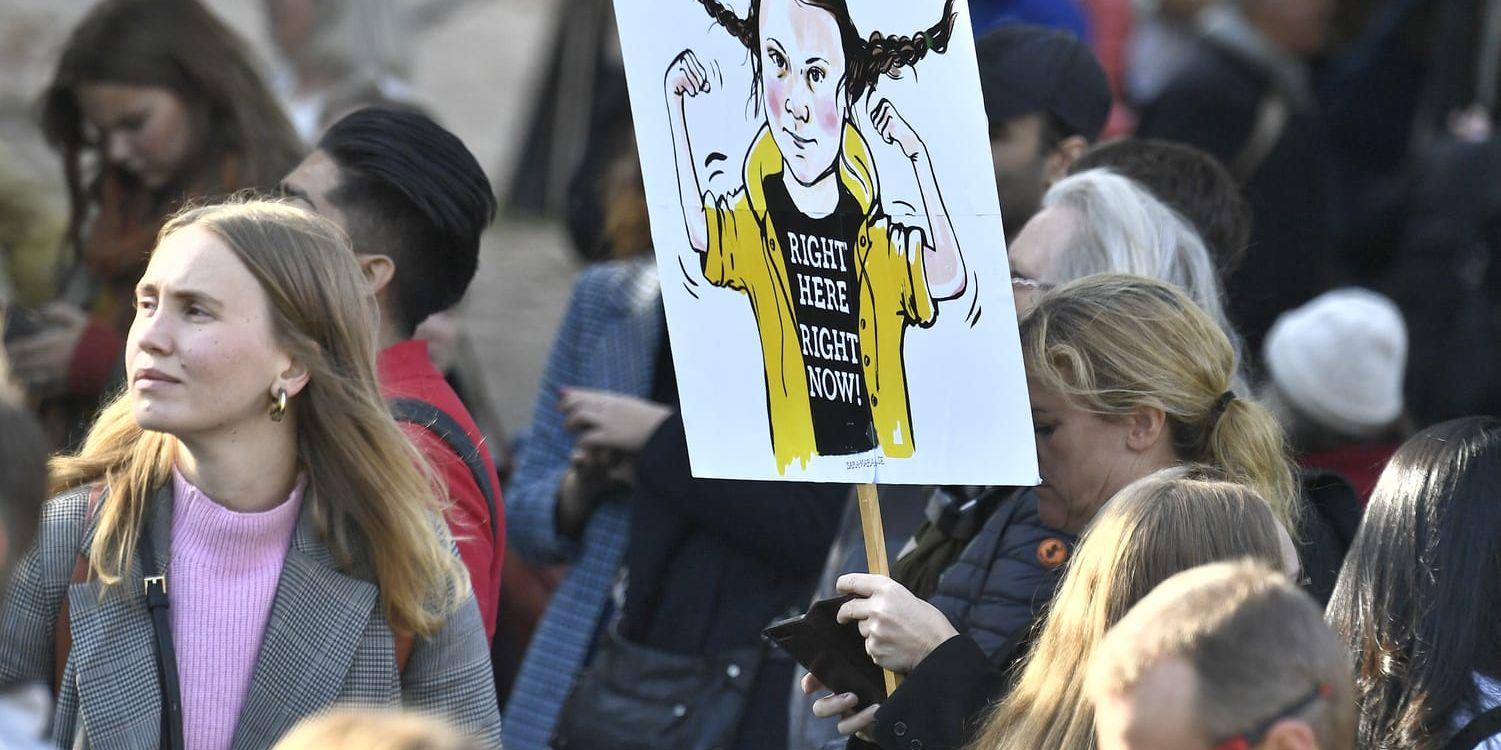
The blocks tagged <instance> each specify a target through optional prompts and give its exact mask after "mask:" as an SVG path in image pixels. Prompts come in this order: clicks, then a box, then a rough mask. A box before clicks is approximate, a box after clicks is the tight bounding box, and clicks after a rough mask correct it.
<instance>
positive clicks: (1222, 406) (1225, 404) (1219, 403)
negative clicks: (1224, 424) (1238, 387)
mask: <svg viewBox="0 0 1501 750" xmlns="http://www.w3.org/2000/svg"><path fill="white" fill-rule="evenodd" d="M1236 398H1237V397H1236V395H1235V391H1225V392H1224V393H1221V394H1220V397H1219V399H1218V400H1216V401H1215V402H1214V408H1213V409H1212V410H1211V411H1210V415H1211V417H1213V419H1214V421H1215V422H1218V421H1220V417H1223V416H1225V410H1226V409H1228V408H1230V402H1231V401H1234V400H1235V399H1236Z"/></svg>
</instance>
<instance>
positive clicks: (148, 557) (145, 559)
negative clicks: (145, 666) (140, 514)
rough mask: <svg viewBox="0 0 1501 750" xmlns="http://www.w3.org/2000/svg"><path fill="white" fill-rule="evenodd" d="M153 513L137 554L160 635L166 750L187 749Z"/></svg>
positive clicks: (158, 650) (153, 623) (159, 670)
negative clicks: (153, 535)
mask: <svg viewBox="0 0 1501 750" xmlns="http://www.w3.org/2000/svg"><path fill="white" fill-rule="evenodd" d="M151 517H152V514H151V513H150V511H147V513H146V519H145V523H143V524H142V526H141V532H140V534H139V536H140V543H139V546H138V547H137V550H136V554H137V555H138V556H139V557H140V559H141V572H142V574H144V576H145V586H146V608H147V609H148V610H150V612H151V629H152V630H153V631H155V632H156V649H155V650H156V668H157V678H158V679H159V680H160V681H161V688H162V747H163V748H168V750H184V749H185V748H186V747H187V745H185V744H184V743H183V739H182V691H181V689H180V688H179V687H178V682H177V651H176V649H174V648H173V647H172V612H171V608H170V606H169V603H168V601H167V574H166V573H165V572H163V573H160V574H158V573H157V572H156V547H155V545H154V544H152V542H151V532H152V523H151Z"/></svg>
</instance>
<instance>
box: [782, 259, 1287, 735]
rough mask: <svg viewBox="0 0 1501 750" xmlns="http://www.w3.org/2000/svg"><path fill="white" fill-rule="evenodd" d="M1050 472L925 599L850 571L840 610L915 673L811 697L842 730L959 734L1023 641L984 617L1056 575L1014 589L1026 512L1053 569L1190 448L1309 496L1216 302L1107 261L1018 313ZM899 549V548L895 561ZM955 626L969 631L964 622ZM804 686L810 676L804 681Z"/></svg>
mask: <svg viewBox="0 0 1501 750" xmlns="http://www.w3.org/2000/svg"><path fill="white" fill-rule="evenodd" d="M1021 342H1022V353H1023V357H1024V359H1025V364H1026V369H1027V384H1028V390H1029V395H1030V397H1031V401H1032V420H1033V424H1034V428H1035V431H1036V439H1037V456H1038V465H1039V467H1040V469H1041V474H1042V485H1041V486H1039V487H1037V488H1036V489H1035V490H1031V491H1029V493H1028V494H1029V496H1030V497H1032V498H1034V499H1033V500H1032V502H1033V503H1035V508H1036V510H1035V512H1034V513H1033V514H1032V515H1030V516H1029V515H1028V514H1025V513H1021V512H1017V513H1006V512H1003V511H1002V510H997V511H996V512H995V513H993V514H992V515H991V517H990V519H989V520H988V521H986V524H985V527H984V529H983V530H982V531H981V532H980V533H979V534H977V535H975V537H974V539H973V540H972V541H971V542H970V543H969V545H968V546H967V547H966V548H965V549H964V551H963V552H962V553H961V554H960V556H959V559H958V560H957V562H955V563H954V564H953V565H951V566H949V568H948V569H947V570H945V571H944V572H943V574H942V575H941V576H940V577H939V580H938V584H937V587H936V590H935V593H934V595H933V596H931V597H929V601H930V602H931V604H930V603H928V602H924V601H923V600H921V599H918V598H917V597H916V596H914V595H913V594H912V593H911V592H910V591H909V590H908V589H907V588H905V587H904V586H902V585H901V584H900V583H897V582H895V581H892V580H891V579H889V578H885V577H880V576H867V575H848V576H844V577H843V578H841V579H840V581H839V588H840V590H841V591H844V592H847V593H853V594H856V595H858V597H859V598H856V599H855V600H853V601H851V602H849V603H847V604H846V605H844V608H843V610H842V612H841V617H843V618H844V619H846V620H855V621H858V622H860V628H861V632H862V633H863V634H864V635H865V636H866V649H867V651H869V652H870V653H871V655H872V656H873V657H874V658H875V660H876V661H877V662H878V663H880V664H881V665H882V666H884V667H886V668H888V669H893V670H896V671H900V672H908V673H909V674H908V679H907V681H906V682H905V683H904V684H903V686H902V687H901V688H900V689H899V690H897V691H896V692H894V693H893V694H892V695H891V696H890V697H889V698H888V699H887V701H886V702H885V703H884V704H883V705H881V706H879V707H878V708H875V707H873V708H867V709H865V711H864V712H862V713H861V714H855V715H850V714H849V712H850V710H851V709H852V708H853V707H854V705H855V702H854V696H852V695H836V696H829V697H827V698H822V699H820V700H819V701H818V702H816V703H815V704H814V713H815V714H816V715H819V716H834V715H843V716H844V720H843V721H842V722H841V731H844V732H846V733H853V732H857V731H864V732H865V734H866V735H867V736H870V737H873V738H875V740H876V741H877V742H878V743H879V744H881V745H882V746H883V747H901V748H907V747H909V746H910V741H911V740H913V739H918V740H920V741H922V742H923V744H925V745H935V744H936V745H940V746H953V745H957V744H961V743H962V741H963V738H964V736H965V735H964V734H963V733H964V731H965V728H966V726H968V725H969V724H968V722H972V721H973V719H974V716H973V715H972V712H973V710H975V709H976V708H979V707H983V706H984V705H985V704H986V703H987V702H988V701H989V700H991V699H993V698H994V695H995V690H996V689H997V686H996V683H997V682H998V680H997V679H996V678H995V674H997V673H998V672H999V671H1001V670H1004V668H1005V667H1006V666H1007V665H1009V664H1010V663H1011V662H1012V661H1013V660H1014V658H1015V656H1016V655H1018V654H1020V653H1022V649H1021V648H1019V647H1018V644H1017V640H1018V635H1025V633H1026V632H1027V631H1026V628H1025V626H1023V627H1021V628H1020V629H1018V630H1016V631H1013V632H1014V634H1013V635H1012V636H1011V637H1010V638H1008V639H1007V642H1006V643H1003V644H1000V645H999V647H995V646H993V645H991V643H990V641H993V640H994V638H993V637H990V636H992V635H993V634H992V633H989V632H987V631H988V630H993V628H990V624H989V621H987V619H986V618H987V617H992V618H993V613H994V610H995V608H996V604H997V602H998V601H1002V600H1003V598H1004V597H1010V598H1011V599H1013V600H1015V599H1020V600H1022V601H1032V602H1035V603H1036V604H1037V605H1038V606H1041V605H1042V604H1043V603H1045V602H1046V601H1048V599H1049V598H1050V597H1051V595H1052V593H1053V589H1052V586H1051V585H1038V586H1034V587H1033V588H1030V589H1027V590H1024V591H1023V590H1018V588H1017V586H1016V585H1015V584H1014V580H1015V573H1014V572H1015V569H1016V566H1014V565H1009V563H1008V561H1009V560H1011V559H1013V558H1014V555H1013V553H1012V551H1011V550H1009V549H1006V548H1005V547H1004V545H1002V544H1001V542H1000V541H998V540H1005V539H1009V538H1016V537H1017V536H1019V535H1017V534H1011V535H1010V536H1009V537H1008V533H1009V532H1012V531H1014V530H1015V529H1016V528H1017V527H1018V526H1019V525H1021V524H1033V525H1035V526H1037V527H1039V528H1040V529H1042V530H1044V531H1041V532H1039V533H1037V534H1036V536H1037V537H1038V538H1039V539H1040V541H1034V542H1032V545H1031V547H1029V548H1028V549H1025V550H1022V552H1023V553H1031V552H1032V551H1033V548H1035V554H1036V556H1037V559H1038V560H1039V561H1041V562H1042V563H1043V564H1044V565H1045V566H1047V567H1049V568H1050V569H1051V570H1052V571H1053V572H1054V573H1055V574H1057V572H1058V571H1059V570H1060V567H1059V566H1060V565H1061V564H1062V563H1063V561H1064V560H1065V559H1066V558H1067V555H1068V551H1067V550H1068V547H1069V545H1070V544H1071V543H1072V541H1073V538H1074V536H1075V535H1077V534H1079V533H1082V532H1083V531H1084V529H1085V528H1086V527H1087V526H1088V525H1089V523H1090V522H1091V520H1092V519H1094V517H1095V514H1096V513H1097V512H1098V511H1099V509H1100V507H1101V506H1102V505H1103V504H1104V503H1105V501H1106V500H1108V499H1109V498H1110V497H1111V496H1112V495H1114V494H1115V493H1116V492H1118V491H1119V490H1120V489H1121V488H1123V487H1124V486H1125V485H1127V484H1129V483H1131V482H1132V481H1135V480H1137V479H1140V478H1142V477H1144V476H1147V475H1149V474H1151V473H1153V472H1155V471H1158V470H1161V469H1164V468H1169V467H1172V466H1176V465H1179V464H1183V463H1197V464H1204V465H1207V466H1209V467H1211V468H1212V469H1213V470H1215V471H1217V472H1219V473H1221V474H1223V475H1224V476H1225V477H1226V478H1228V479H1230V480H1231V481H1234V482H1237V483H1240V484H1244V485H1246V486H1248V487H1250V488H1251V489H1252V490H1254V491H1255V492H1256V493H1257V494H1258V495H1260V496H1261V497H1263V498H1265V499H1266V501H1267V502H1268V503H1269V505H1270V506H1271V508H1272V511H1273V513H1274V515H1275V516H1277V518H1278V519H1279V520H1280V521H1281V522H1282V523H1283V525H1284V526H1285V527H1286V528H1288V529H1289V530H1291V531H1292V532H1293V535H1295V536H1296V535H1298V530H1299V529H1300V523H1301V519H1302V517H1303V516H1304V515H1305V514H1304V513H1303V512H1302V501H1301V498H1300V495H1299V493H1298V490H1297V487H1296V484H1295V483H1294V480H1293V472H1292V468H1291V464H1290V463H1289V462H1288V460H1287V457H1286V455H1285V451H1284V448H1283V442H1284V441H1283V437H1282V432H1281V428H1280V427H1278V425H1277V422H1276V420H1275V419H1273V418H1272V416H1271V414H1270V413H1268V412H1267V411H1266V410H1265V409H1263V408H1261V407H1260V406H1258V405H1257V404H1255V403H1253V402H1251V401H1249V400H1247V399H1244V398H1242V397H1241V396H1240V395H1239V394H1237V393H1236V392H1235V391H1234V390H1233V388H1232V385H1231V383H1232V381H1233V378H1234V375H1235V352H1234V348H1233V347H1232V346H1231V344H1230V341H1229V339H1228V338H1227V337H1226V335H1225V333H1224V332H1223V331H1222V330H1221V328H1220V327H1219V326H1218V325H1216V324H1215V322H1214V321H1213V320H1212V319H1211V318H1210V316H1209V315H1207V314H1206V313H1204V312H1203V310H1202V309H1201V308H1199V306H1198V305H1196V304H1194V302H1193V301H1192V300H1190V299H1189V297H1188V296H1186V295H1185V294H1184V293H1183V292H1181V291H1179V290H1178V289H1177V288H1175V287H1173V286H1170V285H1168V284H1165V283H1163V282H1160V281H1155V280H1152V279H1147V278H1144V277H1139V276H1126V275H1118V274H1102V275H1098V276H1091V277H1088V278H1085V279H1081V280H1078V281H1075V282H1073V283H1071V284H1068V285H1066V286H1064V287H1061V288H1059V289H1057V290H1055V291H1053V292H1051V293H1049V294H1047V295H1045V296H1043V297H1042V298H1041V300H1040V301H1039V302H1038V303H1037V305H1036V306H1035V307H1034V308H1033V309H1032V310H1031V311H1030V312H1029V313H1028V315H1027V317H1026V318H1024V319H1023V321H1022V323H1021ZM901 566H902V562H900V561H899V562H898V567H899V568H900V567H901ZM956 634H962V635H963V636H964V637H961V638H954V637H953V636H954V635H956ZM805 688H807V689H809V690H810V692H811V691H812V690H814V689H817V688H818V686H816V685H812V684H809V685H805Z"/></svg>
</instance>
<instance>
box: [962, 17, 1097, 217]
mask: <svg viewBox="0 0 1501 750" xmlns="http://www.w3.org/2000/svg"><path fill="white" fill-rule="evenodd" d="M975 53H976V56H977V57H978V58H979V63H980V90H981V93H982V95H983V96H984V99H985V116H986V119H988V120H989V121H990V151H991V158H992V160H993V161H994V163H995V185H996V192H997V193H998V194H999V195H1000V198H1001V221H1002V223H1003V225H1004V228H1005V231H1006V239H1007V240H1008V241H1009V240H1010V239H1011V238H1013V237H1015V236H1016V233H1017V232H1019V231H1021V228H1022V225H1023V224H1026V223H1027V219H1030V218H1032V214H1034V213H1037V209H1038V207H1039V206H1040V205H1041V203H1042V195H1043V193H1045V192H1047V189H1048V187H1049V186H1051V185H1052V184H1053V182H1054V181H1056V180H1059V179H1061V178H1063V177H1064V176H1065V175H1067V174H1068V168H1069V166H1070V165H1071V164H1072V163H1073V162H1074V160H1075V159H1077V158H1079V156H1080V155H1081V154H1083V153H1084V151H1085V149H1087V148H1089V145H1090V144H1091V143H1093V142H1094V141H1095V140H1096V139H1097V138H1099V137H1100V131H1102V130H1104V128H1105V120H1106V119H1107V118H1108V117H1109V116H1110V104H1111V100H1110V85H1109V83H1108V82H1107V81H1106V80H1105V71H1104V69H1103V68H1101V67H1100V63H1099V61H1098V60H1096V59H1095V56H1094V53H1093V52H1091V51H1090V49H1089V47H1088V46H1087V45H1085V44H1084V43H1083V42H1081V41H1079V40H1078V39H1076V38H1075V37H1074V36H1072V35H1071V34H1068V33H1067V32H1063V31H1055V30H1053V29H1047V28H1043V27H1040V26H1028V25H1024V24H1009V25H1006V26H1002V27H1000V28H998V29H996V30H994V31H992V32H990V33H988V34H986V35H984V36H982V37H980V39H979V40H978V41H976V42H975Z"/></svg>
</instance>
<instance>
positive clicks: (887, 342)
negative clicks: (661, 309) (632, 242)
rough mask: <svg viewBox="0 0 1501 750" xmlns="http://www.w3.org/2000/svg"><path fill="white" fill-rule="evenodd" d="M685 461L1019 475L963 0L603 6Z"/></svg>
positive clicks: (1018, 440) (784, 468) (1002, 264)
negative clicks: (613, 43) (626, 115)
mask: <svg viewBox="0 0 1501 750" xmlns="http://www.w3.org/2000/svg"><path fill="white" fill-rule="evenodd" d="M615 7H616V16H617V23H618V25H619V29H620V37H621V48H622V53H623V56H624V60H625V64H626V71H627V78H628V83H629V87H630V94H631V103H632V113H633V117H634V119H635V127H636V138H637V148H638V150H639V152H640V155H641V161H642V173H643V177H644V179H645V183H646V194H647V201H648V207H649V210H650V216H651V223H652V237H653V241H654V243H655V246H656V254H657V262H658V268H659V270H660V275H661V279H662V293H663V300H664V303H665V305H666V310H667V323H668V330H669V332H670V335H671V337H672V349H673V358H674V363H675V366H676V370H677V377H678V385H679V394H680V400H681V404H682V413H683V421H684V423H685V425H686V428H687V434H688V444H689V453H690V458H691V461H692V467H693V472H694V474H695V475H696V476H701V477H717V478H739V479H789V480H791V479H797V480H812V481H838V482H851V483H875V482H881V483H911V484H930V483H949V484H1032V483H1035V482H1036V480H1037V465H1036V456H1035V451H1034V448H1033V437H1032V425H1031V418H1030V409H1029V407H1028V403H1027V393H1026V384H1025V377H1024V375H1023V370H1022V365H1021V357H1020V350H1019V346H1018V341H1017V334H1016V316H1015V308H1014V306H1013V302H1012V299H1011V287H1010V282H1009V279H1010V272H1009V270H1008V268H1007V264H1006V255H1005V242H1004V235H1003V233H1002V227H1001V219H1000V210H999V206H998V203H997V199H996V189H995V177H994V172H993V170H992V167H991V157H990V147H989V140H988V136H987V126H986V120H985V114H984V109H983V104H982V100H981V96H980V90H979V86H980V84H979V76H978V73H977V69H976V64H975V52H974V40H973V35H972V34H971V32H970V28H969V14H968V8H967V5H966V3H965V2H964V0H947V2H945V0H902V1H901V2H897V1H896V0H889V1H883V2H860V3H849V2H847V1H846V0H737V1H734V2H725V3H720V2H715V0H616V4H615Z"/></svg>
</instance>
